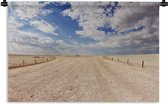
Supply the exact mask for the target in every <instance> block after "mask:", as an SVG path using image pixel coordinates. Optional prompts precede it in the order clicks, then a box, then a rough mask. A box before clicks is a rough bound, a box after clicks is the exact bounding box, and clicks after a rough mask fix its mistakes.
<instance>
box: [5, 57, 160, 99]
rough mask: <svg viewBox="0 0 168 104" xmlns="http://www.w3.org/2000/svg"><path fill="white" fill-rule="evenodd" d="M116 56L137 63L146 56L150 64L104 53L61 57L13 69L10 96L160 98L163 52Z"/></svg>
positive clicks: (34, 97)
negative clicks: (143, 65) (160, 67)
mask: <svg viewBox="0 0 168 104" xmlns="http://www.w3.org/2000/svg"><path fill="white" fill-rule="evenodd" d="M110 57H113V56H110ZM114 57H115V58H121V59H122V60H125V59H127V58H130V60H134V61H133V62H137V63H138V62H141V60H145V64H146V66H145V67H144V68H143V69H142V68H141V67H140V66H136V65H135V66H134V65H127V64H124V63H120V62H117V61H111V60H107V59H104V58H103V57H102V56H100V57H58V58H56V60H53V61H51V62H47V63H43V64H37V65H32V66H26V67H22V68H16V69H13V70H9V71H8V99H9V101H12V102H13V101H16V102H20V101H33V102H34V101H40V102H47V101H50V102H52V101H73V102H74V101H80V102H83V101H85V102H90V101H91V102H98V101H101V102H102V101H112V102H116V101H120V102H129V101H133V102H135V101H145V102H146V101H152V102H153V101H156V102H157V101H158V100H159V66H158V64H159V56H158V55H134V56H125V57H124V56H114ZM9 58H10V57H9ZM137 60H139V61H137ZM9 61H10V59H9ZM9 63H10V62H9Z"/></svg>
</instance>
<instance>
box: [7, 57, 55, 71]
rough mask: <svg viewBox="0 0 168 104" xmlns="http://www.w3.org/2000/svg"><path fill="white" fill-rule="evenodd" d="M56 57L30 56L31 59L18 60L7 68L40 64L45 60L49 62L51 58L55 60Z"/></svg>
mask: <svg viewBox="0 0 168 104" xmlns="http://www.w3.org/2000/svg"><path fill="white" fill-rule="evenodd" d="M55 59H56V57H54V56H53V57H47V58H32V60H29V61H28V60H26V59H24V60H20V62H19V63H18V64H13V65H10V66H9V67H8V68H9V69H13V68H19V67H25V66H31V65H36V64H42V63H46V62H50V61H52V60H55Z"/></svg>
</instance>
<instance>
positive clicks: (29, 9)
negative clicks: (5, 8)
mask: <svg viewBox="0 0 168 104" xmlns="http://www.w3.org/2000/svg"><path fill="white" fill-rule="evenodd" d="M48 3H49V2H44V3H40V2H32V1H24V2H9V9H12V10H13V11H12V12H13V13H12V14H13V15H15V16H16V17H18V18H20V19H23V20H25V19H32V18H34V17H36V16H38V15H47V14H49V13H51V12H52V11H51V10H47V9H43V7H44V6H45V5H47V4H48Z"/></svg>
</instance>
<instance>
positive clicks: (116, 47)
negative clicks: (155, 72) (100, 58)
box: [8, 2, 159, 55]
mask: <svg viewBox="0 0 168 104" xmlns="http://www.w3.org/2000/svg"><path fill="white" fill-rule="evenodd" d="M71 4H72V8H71V9H67V10H65V11H63V13H62V14H63V15H64V16H70V17H71V18H72V19H73V20H77V21H78V23H79V26H80V27H81V28H82V30H77V31H76V34H78V35H80V36H81V37H88V38H92V39H94V40H97V41H98V42H97V43H88V44H82V43H79V42H76V41H72V43H66V42H65V41H64V40H54V39H53V38H50V37H47V36H42V35H40V34H37V33H31V32H26V31H23V30H20V29H19V28H20V27H22V26H24V23H23V22H19V21H18V20H17V19H16V18H17V17H19V18H20V19H23V20H25V19H31V20H29V23H30V25H32V26H33V27H34V28H36V29H38V30H40V31H42V32H44V33H51V34H53V35H58V34H57V33H56V32H55V31H56V29H57V28H58V27H57V26H54V25H52V24H50V23H48V22H47V21H44V20H40V19H39V20H35V19H32V18H34V17H37V16H38V15H39V14H42V15H46V14H48V13H50V12H52V11H46V10H43V9H42V6H39V4H38V3H37V5H38V6H37V7H32V8H31V9H30V10H25V9H28V8H24V9H23V7H20V8H19V9H18V10H17V9H16V10H12V11H14V13H13V14H15V13H16V14H15V16H9V21H8V44H9V53H19V54H20V53H25V54H83V55H84V54H103V53H106V52H104V51H108V52H110V53H111V54H112V53H113V52H116V53H119V52H124V51H130V52H135V53H136V52H137V53H138V52H145V51H148V50H158V48H159V44H158V42H159V33H158V30H159V26H158V25H159V17H158V16H159V15H158V12H159V11H158V6H157V5H156V6H153V5H155V4H152V6H151V5H150V6H144V5H142V4H140V5H141V6H140V7H135V5H134V6H132V7H130V6H126V5H124V4H121V8H119V9H117V10H115V14H114V16H113V17H107V16H106V15H105V14H103V12H104V11H103V9H102V8H99V6H102V5H105V4H109V3H108V2H107V3H98V2H91V3H90V2H89V3H88V2H85V3H81V2H72V3H71ZM126 4H127V3H126ZM27 5H29V4H27ZM30 5H31V3H30ZM33 5H35V4H33ZM43 5H44V4H43ZM111 5H114V4H113V3H111ZM132 5H133V4H132ZM138 5H139V4H138ZM145 5H147V4H145ZM86 6H87V7H86ZM13 8H15V7H13ZM107 11H110V8H109V9H108V10H107ZM149 11H150V12H149ZM106 23H109V24H110V26H111V27H112V28H116V29H117V30H118V31H119V32H120V31H125V30H129V29H132V28H134V27H136V26H139V25H142V26H145V29H144V30H142V31H138V32H131V33H129V34H127V35H121V34H118V35H115V36H111V35H110V34H108V35H107V34H105V32H103V31H100V30H97V28H98V27H103V26H104V25H105V24H106ZM67 35H68V34H67Z"/></svg>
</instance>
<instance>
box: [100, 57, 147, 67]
mask: <svg viewBox="0 0 168 104" xmlns="http://www.w3.org/2000/svg"><path fill="white" fill-rule="evenodd" d="M103 58H105V59H107V60H112V61H116V62H120V63H125V64H127V65H135V64H134V63H131V62H130V59H129V58H128V59H127V60H126V61H122V60H120V59H119V58H117V59H115V58H114V57H112V58H110V57H105V56H103ZM136 65H138V66H139V64H136ZM140 65H141V67H142V68H144V67H145V61H144V60H143V61H142V62H141V64H140Z"/></svg>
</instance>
